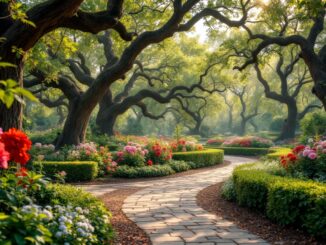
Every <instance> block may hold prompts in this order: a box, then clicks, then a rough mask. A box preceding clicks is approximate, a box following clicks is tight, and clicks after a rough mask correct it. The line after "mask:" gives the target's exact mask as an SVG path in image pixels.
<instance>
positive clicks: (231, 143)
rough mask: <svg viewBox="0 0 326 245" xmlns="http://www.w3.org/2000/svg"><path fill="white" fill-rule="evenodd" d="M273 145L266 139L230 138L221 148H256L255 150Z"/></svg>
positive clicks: (252, 137)
mask: <svg viewBox="0 0 326 245" xmlns="http://www.w3.org/2000/svg"><path fill="white" fill-rule="evenodd" d="M272 145H273V142H272V141H271V140H268V139H264V138H260V137H256V136H246V137H232V138H229V139H226V140H225V141H224V143H223V144H222V146H224V147H256V148H268V147H271V146H272Z"/></svg>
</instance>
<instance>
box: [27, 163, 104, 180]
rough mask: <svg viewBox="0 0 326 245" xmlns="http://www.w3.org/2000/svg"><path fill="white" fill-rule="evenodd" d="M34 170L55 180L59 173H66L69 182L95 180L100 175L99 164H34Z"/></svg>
mask: <svg viewBox="0 0 326 245" xmlns="http://www.w3.org/2000/svg"><path fill="white" fill-rule="evenodd" d="M32 168H33V169H35V170H36V171H38V172H41V173H43V174H44V175H45V176H47V177H50V178H54V176H55V175H56V174H57V173H59V172H62V171H64V172H66V179H65V180H66V181H67V182H79V181H89V180H93V179H94V178H95V177H96V176H97V175H98V163H97V162H90V161H88V162H86V161H85V162H77V161H74V162H50V161H44V162H33V163H32Z"/></svg>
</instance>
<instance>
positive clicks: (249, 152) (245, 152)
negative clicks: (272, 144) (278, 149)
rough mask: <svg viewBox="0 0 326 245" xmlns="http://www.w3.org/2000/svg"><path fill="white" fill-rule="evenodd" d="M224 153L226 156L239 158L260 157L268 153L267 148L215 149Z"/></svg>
mask: <svg viewBox="0 0 326 245" xmlns="http://www.w3.org/2000/svg"><path fill="white" fill-rule="evenodd" d="M216 149H220V150H223V151H224V154H227V155H240V156H262V155H265V154H266V153H268V148H252V147H216Z"/></svg>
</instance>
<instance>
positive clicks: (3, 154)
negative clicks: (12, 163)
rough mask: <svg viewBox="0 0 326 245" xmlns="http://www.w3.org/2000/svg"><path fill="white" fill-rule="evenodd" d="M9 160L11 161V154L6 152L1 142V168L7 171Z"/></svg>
mask: <svg viewBox="0 0 326 245" xmlns="http://www.w3.org/2000/svg"><path fill="white" fill-rule="evenodd" d="M0 129H1V128H0ZM1 130H2V129H1ZM9 159H10V154H9V152H8V151H6V149H5V145H4V144H3V143H1V142H0V168H3V169H7V168H8V161H9Z"/></svg>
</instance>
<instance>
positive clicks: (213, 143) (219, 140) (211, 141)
mask: <svg viewBox="0 0 326 245" xmlns="http://www.w3.org/2000/svg"><path fill="white" fill-rule="evenodd" d="M223 142H224V139H222V138H215V139H209V140H207V142H206V145H208V146H220V145H222V144H223Z"/></svg>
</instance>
